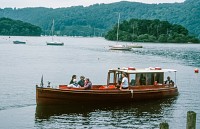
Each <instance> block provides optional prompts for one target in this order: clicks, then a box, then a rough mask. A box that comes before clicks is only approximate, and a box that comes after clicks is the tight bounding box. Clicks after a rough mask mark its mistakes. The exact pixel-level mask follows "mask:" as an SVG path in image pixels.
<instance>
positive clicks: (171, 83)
mask: <svg viewBox="0 0 200 129" xmlns="http://www.w3.org/2000/svg"><path fill="white" fill-rule="evenodd" d="M165 84H166V85H172V86H173V85H174V82H173V81H172V80H171V79H170V77H169V76H168V77H167V80H166V81H165Z"/></svg>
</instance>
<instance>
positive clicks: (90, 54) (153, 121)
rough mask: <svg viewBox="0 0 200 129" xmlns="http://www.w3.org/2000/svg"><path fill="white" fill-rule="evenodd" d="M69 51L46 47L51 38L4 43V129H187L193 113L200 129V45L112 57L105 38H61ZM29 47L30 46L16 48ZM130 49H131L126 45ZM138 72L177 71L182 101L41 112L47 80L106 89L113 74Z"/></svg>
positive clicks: (0, 123) (0, 75) (0, 42)
mask: <svg viewBox="0 0 200 129" xmlns="http://www.w3.org/2000/svg"><path fill="white" fill-rule="evenodd" d="M57 39H58V40H59V41H63V42H64V43H65V45H64V46H46V43H45V42H46V41H49V40H51V37H8V36H7V37H6V36H1V37H0V129H27V128H29V129H37V128H39V129H41V128H42V129H52V128H54V129H55V128H57V129H60V128H136V129H144V128H145V129H146V128H147V129H154V128H159V123H161V122H165V121H166V122H167V123H168V124H169V127H170V129H183V128H186V117H187V111H194V112H196V113H197V129H198V128H200V116H199V114H200V99H199V98H200V79H199V78H200V74H195V73H194V69H195V68H199V67H200V45H198V44H159V43H155V44H153V43H143V44H142V45H143V47H144V48H142V49H133V50H132V51H127V52H122V51H110V50H109V47H108V46H109V45H114V44H116V43H115V42H111V41H106V40H105V39H103V38H80V37H77V38H73V37H57ZM13 40H23V41H26V42H27V44H26V45H20V44H19V45H16V44H13V43H12V41H13ZM124 44H126V43H124ZM128 66H133V67H136V68H147V67H157V66H158V67H162V68H173V69H177V70H178V72H177V85H178V88H179V92H180V95H179V96H178V97H175V98H171V99H166V100H159V101H153V102H141V103H130V104H120V105H112V104H110V105H79V106H71V105H67V106H62V107H52V106H50V107H38V106H36V101H35V85H36V84H39V83H40V79H41V76H42V75H43V76H44V83H45V84H46V85H47V82H48V81H50V82H51V85H52V86H55V87H56V86H57V85H59V84H68V83H69V81H70V78H71V76H72V75H73V74H76V75H77V76H78V78H79V77H80V76H81V75H84V76H86V77H89V78H90V79H91V81H92V83H93V84H106V77H107V72H108V69H110V68H118V67H128Z"/></svg>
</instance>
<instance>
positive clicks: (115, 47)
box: [110, 13, 131, 51]
mask: <svg viewBox="0 0 200 129" xmlns="http://www.w3.org/2000/svg"><path fill="white" fill-rule="evenodd" d="M119 20H120V13H119V16H118V26H117V43H118V40H119ZM110 50H122V51H130V50H131V47H128V46H125V45H120V44H116V45H113V46H111V48H110Z"/></svg>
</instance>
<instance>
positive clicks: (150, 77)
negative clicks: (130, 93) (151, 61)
mask: <svg viewBox="0 0 200 129" xmlns="http://www.w3.org/2000/svg"><path fill="white" fill-rule="evenodd" d="M146 78H147V79H146V83H147V85H153V84H154V73H147V74H146Z"/></svg>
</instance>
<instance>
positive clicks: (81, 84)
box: [78, 76, 85, 87]
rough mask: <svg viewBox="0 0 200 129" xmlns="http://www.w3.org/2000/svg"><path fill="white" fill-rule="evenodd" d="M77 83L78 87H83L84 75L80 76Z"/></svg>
mask: <svg viewBox="0 0 200 129" xmlns="http://www.w3.org/2000/svg"><path fill="white" fill-rule="evenodd" d="M78 84H79V86H80V87H84V84H85V77H84V76H81V77H80V80H79V81H78Z"/></svg>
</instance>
